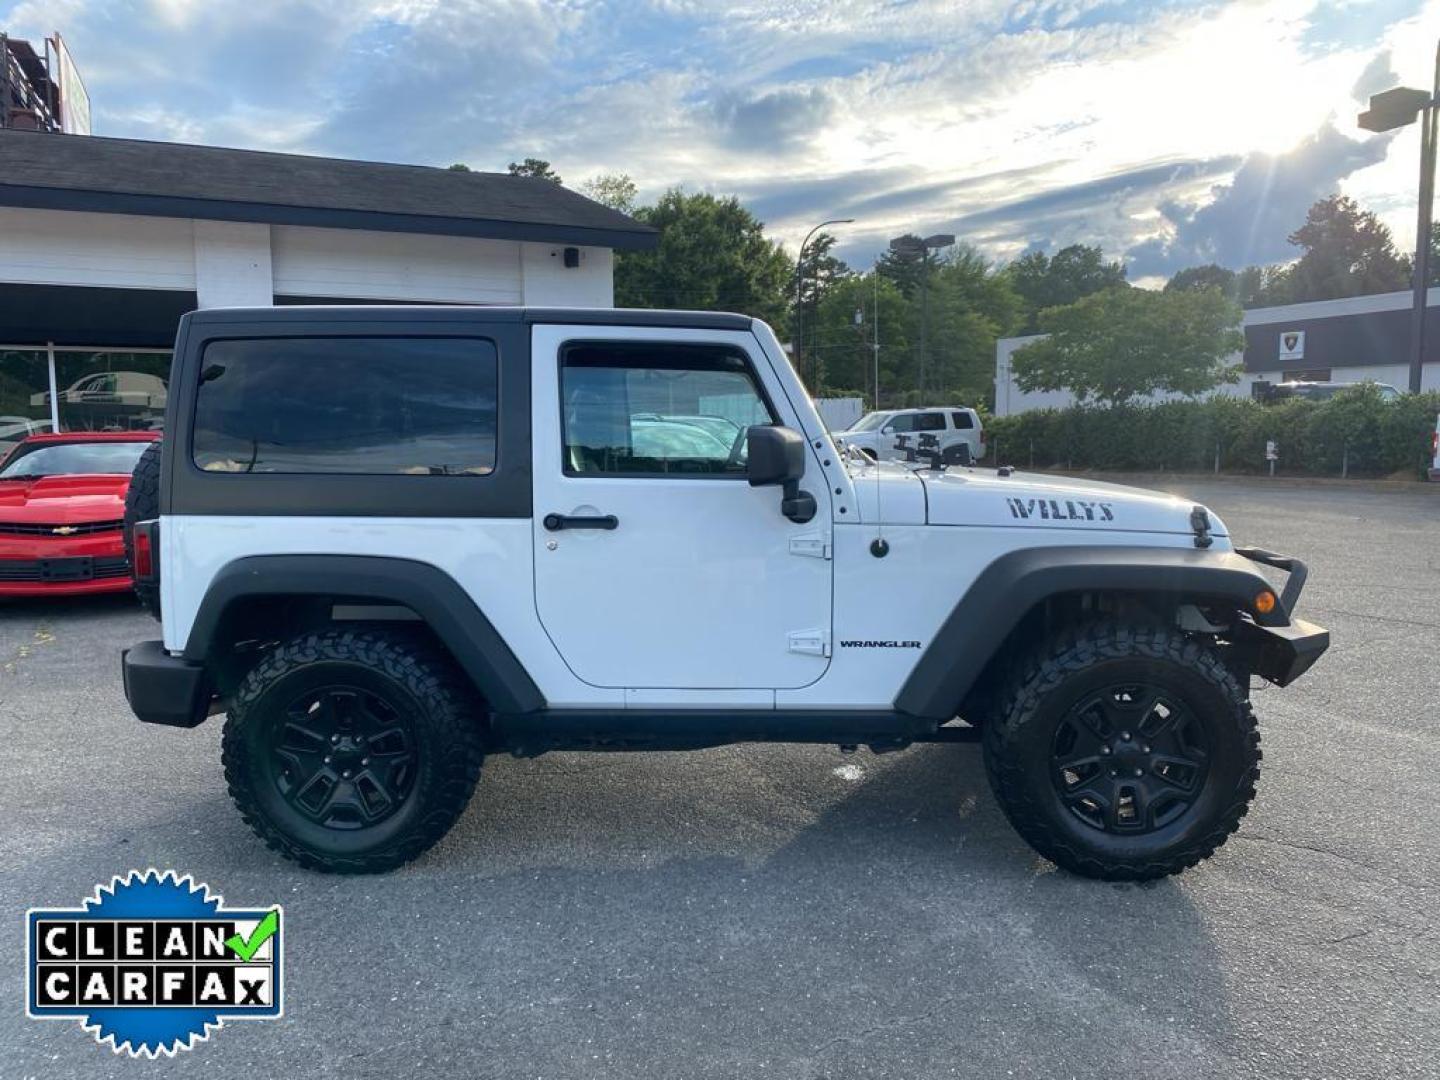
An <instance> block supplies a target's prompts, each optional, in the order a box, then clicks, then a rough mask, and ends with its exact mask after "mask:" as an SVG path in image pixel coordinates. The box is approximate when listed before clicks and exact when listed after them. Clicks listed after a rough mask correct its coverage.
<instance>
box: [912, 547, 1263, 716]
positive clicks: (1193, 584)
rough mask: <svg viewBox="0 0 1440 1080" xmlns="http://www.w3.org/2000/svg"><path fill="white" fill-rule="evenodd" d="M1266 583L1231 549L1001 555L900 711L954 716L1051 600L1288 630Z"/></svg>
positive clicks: (927, 659)
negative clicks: (1189, 604) (1236, 613)
mask: <svg viewBox="0 0 1440 1080" xmlns="http://www.w3.org/2000/svg"><path fill="white" fill-rule="evenodd" d="M1270 587H1271V586H1270V583H1269V582H1267V581H1266V580H1265V579H1264V578H1263V577H1261V576H1260V574H1259V573H1257V572H1256V571H1255V569H1254V564H1253V563H1251V562H1250V561H1249V560H1248V559H1246V558H1244V557H1243V556H1240V555H1236V554H1235V553H1233V552H1229V551H1209V550H1200V549H1191V548H1178V547H1177V548H1162V547H1128V546H1107V547H1090V546H1076V547H1033V548H1023V549H1021V550H1019V551H1012V552H1010V553H1008V554H1006V555H1002V556H1001V557H1000V558H998V559H996V560H995V561H994V562H992V563H991V564H990V565H989V566H987V567H986V568H985V569H984V570H983V571H981V573H980V575H979V576H978V577H977V578H976V579H975V581H974V582H973V583H972V584H971V586H970V588H969V589H968V590H966V592H965V595H964V596H962V597H961V598H960V600H959V602H958V603H957V604H956V605H955V607H954V609H953V610H952V611H951V612H950V615H949V616H948V617H947V618H946V619H945V622H944V623H943V624H942V625H941V627H940V629H939V630H938V631H937V632H936V634H935V637H934V639H933V640H931V642H930V644H929V645H928V646H927V647H926V649H925V652H924V653H923V654H922V655H921V657H920V660H919V662H918V663H917V664H916V665H915V667H914V669H913V670H912V671H911V673H910V676H909V678H907V679H906V680H905V684H904V685H903V686H902V687H901V688H900V693H899V694H898V695H897V696H896V698H895V708H896V709H897V710H898V711H900V712H902V713H910V714H913V715H916V716H924V717H928V718H930V719H934V720H939V721H941V722H943V721H945V720H948V719H950V718H951V717H953V716H954V715H955V714H956V712H957V710H958V709H959V707H960V703H961V702H962V701H963V700H964V699H965V695H966V694H967V693H968V692H969V690H970V688H971V687H972V686H973V685H974V684H975V681H976V679H978V678H979V676H980V674H981V672H983V671H984V670H985V667H986V665H988V664H989V663H990V661H991V659H993V658H994V656H995V655H996V653H997V652H998V651H999V649H1000V646H1001V644H1002V643H1003V642H1004V640H1005V638H1006V637H1007V635H1009V633H1010V631H1011V630H1013V629H1014V628H1015V626H1016V625H1017V624H1018V623H1019V621H1020V620H1021V619H1022V618H1023V617H1024V616H1025V614H1026V612H1028V611H1029V610H1030V609H1031V608H1033V607H1034V606H1035V605H1036V604H1038V603H1039V602H1040V601H1042V600H1046V599H1049V598H1050V597H1053V596H1061V595H1064V594H1073V593H1082V592H1115V593H1137V594H1142V595H1151V596H1154V595H1159V596H1166V597H1170V598H1175V599H1181V598H1183V599H1192V598H1193V599H1196V600H1212V601H1222V602H1226V603H1233V604H1234V605H1235V607H1236V608H1237V609H1238V610H1241V611H1247V612H1250V613H1251V616H1252V618H1254V619H1255V621H1256V622H1258V623H1266V624H1272V625H1285V624H1286V623H1287V620H1286V618H1285V616H1284V614H1283V613H1282V611H1281V609H1280V606H1279V605H1278V604H1277V605H1276V610H1275V611H1274V612H1272V613H1271V615H1270V616H1269V617H1265V616H1261V615H1259V614H1257V613H1255V612H1254V598H1255V595H1256V594H1257V593H1259V592H1260V591H1261V590H1262V589H1268V588H1270Z"/></svg>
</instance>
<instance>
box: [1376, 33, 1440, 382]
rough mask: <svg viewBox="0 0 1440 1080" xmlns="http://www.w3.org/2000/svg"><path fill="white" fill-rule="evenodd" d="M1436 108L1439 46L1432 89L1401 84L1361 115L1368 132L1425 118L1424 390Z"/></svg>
mask: <svg viewBox="0 0 1440 1080" xmlns="http://www.w3.org/2000/svg"><path fill="white" fill-rule="evenodd" d="M1437 106H1440V46H1437V47H1436V50H1435V76H1434V79H1433V81H1432V86H1431V90H1430V92H1429V93H1428V94H1427V93H1426V92H1425V91H1424V90H1412V89H1409V88H1407V87H1396V88H1394V89H1393V90H1386V91H1385V92H1384V93H1382V94H1375V95H1374V96H1372V97H1371V98H1370V108H1369V109H1368V110H1366V111H1365V112H1363V113H1361V114H1360V120H1359V123H1360V126H1361V127H1362V128H1364V129H1365V130H1366V131H1375V132H1380V131H1393V130H1395V129H1396V128H1400V127H1404V126H1405V125H1407V124H1413V123H1414V122H1415V119H1416V117H1417V115H1418V117H1419V119H1420V191H1419V199H1418V204H1419V205H1418V206H1417V207H1416V214H1415V218H1416V222H1415V265H1414V268H1413V273H1414V277H1413V280H1412V282H1411V286H1412V288H1413V290H1414V301H1413V306H1412V308H1411V312H1410V392H1411V393H1412V394H1418V393H1419V392H1420V383H1421V375H1422V373H1423V371H1424V364H1425V315H1426V308H1427V304H1428V299H1429V294H1430V233H1431V219H1432V216H1433V207H1434V202H1435V149H1436V136H1437V134H1440V131H1437V123H1440V116H1437V111H1440V110H1437Z"/></svg>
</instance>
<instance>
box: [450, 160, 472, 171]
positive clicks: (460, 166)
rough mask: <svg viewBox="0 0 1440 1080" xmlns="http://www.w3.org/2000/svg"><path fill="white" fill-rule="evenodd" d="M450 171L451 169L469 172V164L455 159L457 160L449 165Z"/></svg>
mask: <svg viewBox="0 0 1440 1080" xmlns="http://www.w3.org/2000/svg"><path fill="white" fill-rule="evenodd" d="M450 171H451V172H469V171H470V166H469V165H466V164H465V163H464V162H463V161H457V162H455V164H454V165H451V166H450Z"/></svg>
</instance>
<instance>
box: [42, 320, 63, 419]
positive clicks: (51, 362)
mask: <svg viewBox="0 0 1440 1080" xmlns="http://www.w3.org/2000/svg"><path fill="white" fill-rule="evenodd" d="M45 361H46V367H47V368H48V370H49V372H50V375H49V378H50V430H51V431H59V430H60V387H59V386H57V385H56V382H57V380H56V378H55V342H53V341H47V342H46V343H45Z"/></svg>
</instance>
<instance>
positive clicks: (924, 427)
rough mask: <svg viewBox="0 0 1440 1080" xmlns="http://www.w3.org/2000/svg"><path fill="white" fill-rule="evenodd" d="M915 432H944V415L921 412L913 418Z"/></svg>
mask: <svg viewBox="0 0 1440 1080" xmlns="http://www.w3.org/2000/svg"><path fill="white" fill-rule="evenodd" d="M915 430H916V431H944V430H945V414H944V413H938V412H923V413H920V414H919V415H918V416H916V417H915Z"/></svg>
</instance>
